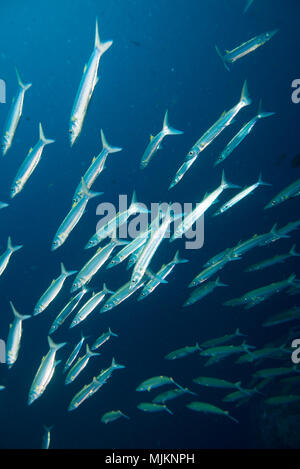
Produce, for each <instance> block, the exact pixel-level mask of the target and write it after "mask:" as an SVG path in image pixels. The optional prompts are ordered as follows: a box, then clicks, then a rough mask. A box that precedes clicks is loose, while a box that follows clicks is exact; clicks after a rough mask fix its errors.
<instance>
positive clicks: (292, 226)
mask: <svg viewBox="0 0 300 469" xmlns="http://www.w3.org/2000/svg"><path fill="white" fill-rule="evenodd" d="M299 226H300V220H296V221H291V222H290V223H288V224H287V225H285V226H283V227H282V228H278V230H277V232H278V233H279V234H280V235H287V233H290V232H291V231H294V230H297V229H298V228H299Z"/></svg>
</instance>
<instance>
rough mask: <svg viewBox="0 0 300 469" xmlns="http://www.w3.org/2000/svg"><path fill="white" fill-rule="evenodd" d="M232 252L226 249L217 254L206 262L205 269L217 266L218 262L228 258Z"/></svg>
mask: <svg viewBox="0 0 300 469" xmlns="http://www.w3.org/2000/svg"><path fill="white" fill-rule="evenodd" d="M231 250H232V248H226V249H224V250H223V251H221V252H219V253H218V254H216V255H215V256H213V257H211V258H210V259H209V260H208V261H207V262H205V264H204V267H208V266H210V265H213V264H216V263H217V262H219V261H221V260H222V259H224V258H225V257H226V256H227V254H229V253H230V251H231Z"/></svg>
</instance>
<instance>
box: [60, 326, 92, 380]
mask: <svg viewBox="0 0 300 469" xmlns="http://www.w3.org/2000/svg"><path fill="white" fill-rule="evenodd" d="M86 338H87V337H85V336H84V335H83V334H82V333H81V339H80V341H79V342H78V344H76V345H75V347H74V349H73V350H72V352H71V353H70V356H69V358H68V359H67V361H66V364H65V366H64V373H65V372H66V371H67V370H68V368H70V366H71V365H72V363H73V362H74V361H75V360H76V358H77V357H78V355H79V352H80V350H81V347H82V345H83V342H84V341H85V339H86Z"/></svg>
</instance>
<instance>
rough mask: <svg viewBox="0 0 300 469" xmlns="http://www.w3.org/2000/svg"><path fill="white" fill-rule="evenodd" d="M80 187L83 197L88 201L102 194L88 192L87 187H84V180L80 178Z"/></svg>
mask: <svg viewBox="0 0 300 469" xmlns="http://www.w3.org/2000/svg"><path fill="white" fill-rule="evenodd" d="M81 185H82V193H83V195H85V196H86V197H87V198H88V199H93V198H94V197H98V196H99V195H102V194H103V192H92V191H89V189H88V187H87V185H86V182H85V180H84V178H83V177H82V178H81Z"/></svg>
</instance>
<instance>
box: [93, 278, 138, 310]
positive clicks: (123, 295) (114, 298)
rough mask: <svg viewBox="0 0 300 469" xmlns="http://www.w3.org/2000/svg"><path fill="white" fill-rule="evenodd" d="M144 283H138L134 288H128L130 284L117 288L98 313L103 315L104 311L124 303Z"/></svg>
mask: <svg viewBox="0 0 300 469" xmlns="http://www.w3.org/2000/svg"><path fill="white" fill-rule="evenodd" d="M144 283H145V282H140V283H138V284H137V285H135V287H134V288H130V285H131V282H130V280H129V282H127V283H125V285H123V286H122V287H120V288H119V290H117V291H116V292H115V293H114V294H113V295H111V296H110V297H109V298H108V300H107V301H106V302H105V303H104V305H103V306H102V308H101V309H100V313H105V312H106V311H110V310H111V309H113V308H115V307H116V306H118V305H119V304H120V303H122V302H123V301H125V300H126V299H127V298H129V297H130V296H131V295H133V294H134V293H135V292H136V291H137V290H138V289H139V288H141V287H142V286H143V285H144Z"/></svg>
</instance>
